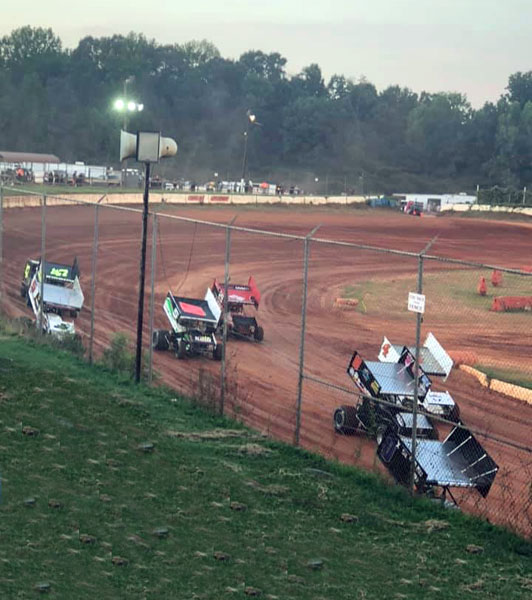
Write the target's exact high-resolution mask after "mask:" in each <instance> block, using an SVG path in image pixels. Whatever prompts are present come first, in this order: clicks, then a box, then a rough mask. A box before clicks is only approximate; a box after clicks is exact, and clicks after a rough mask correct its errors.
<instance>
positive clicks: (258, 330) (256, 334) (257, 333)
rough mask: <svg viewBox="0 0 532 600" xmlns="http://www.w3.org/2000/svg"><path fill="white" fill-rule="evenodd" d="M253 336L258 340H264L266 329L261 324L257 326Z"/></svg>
mask: <svg viewBox="0 0 532 600" xmlns="http://www.w3.org/2000/svg"><path fill="white" fill-rule="evenodd" d="M253 337H254V338H255V340H256V341H257V342H262V340H263V339H264V329H263V328H262V327H261V326H260V325H257V327H255V331H254V333H253Z"/></svg>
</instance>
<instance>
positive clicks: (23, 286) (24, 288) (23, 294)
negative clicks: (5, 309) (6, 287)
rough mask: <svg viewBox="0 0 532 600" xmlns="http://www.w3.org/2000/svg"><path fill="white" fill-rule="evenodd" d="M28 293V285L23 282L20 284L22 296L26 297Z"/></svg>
mask: <svg viewBox="0 0 532 600" xmlns="http://www.w3.org/2000/svg"><path fill="white" fill-rule="evenodd" d="M27 293H28V290H27V288H26V286H25V285H24V284H22V285H21V286H20V297H21V298H25V297H26V294H27Z"/></svg>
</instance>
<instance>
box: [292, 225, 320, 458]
mask: <svg viewBox="0 0 532 600" xmlns="http://www.w3.org/2000/svg"><path fill="white" fill-rule="evenodd" d="M320 227H321V225H316V227H314V229H313V230H312V231H311V232H310V233H309V234H308V235H307V236H305V239H304V240H303V299H302V301H301V337H300V341H299V373H298V379H297V406H296V430H295V432H294V444H295V445H296V446H299V434H300V430H301V401H302V395H303V370H304V364H305V329H306V324H307V287H308V256H309V245H310V238H311V237H312V236H313V235H314V234H315V233H316V231H318V229H319V228H320Z"/></svg>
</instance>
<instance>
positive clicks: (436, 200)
mask: <svg viewBox="0 0 532 600" xmlns="http://www.w3.org/2000/svg"><path fill="white" fill-rule="evenodd" d="M393 197H394V198H397V199H398V200H399V201H400V202H401V207H402V208H404V206H405V205H406V204H407V203H409V202H413V203H414V204H415V205H416V206H418V207H419V208H421V210H423V211H424V212H437V211H439V210H441V208H442V206H447V205H449V204H474V203H475V202H476V201H477V197H476V196H469V195H468V194H466V193H461V194H393Z"/></svg>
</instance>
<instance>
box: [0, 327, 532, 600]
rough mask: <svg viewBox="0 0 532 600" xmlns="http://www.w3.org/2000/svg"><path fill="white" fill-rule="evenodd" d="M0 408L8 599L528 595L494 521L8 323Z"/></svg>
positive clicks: (0, 351) (529, 566)
mask: <svg viewBox="0 0 532 600" xmlns="http://www.w3.org/2000/svg"><path fill="white" fill-rule="evenodd" d="M0 407H1V411H0V456H1V459H0V460H1V465H0V466H1V472H2V504H1V505H0V516H1V518H0V539H1V544H0V564H1V569H0V597H2V598H9V599H11V598H28V597H29V598H31V597H34V596H35V594H36V593H37V592H36V591H35V589H34V586H35V585H37V584H49V585H50V588H49V592H50V597H54V598H65V599H71V598H74V597H75V598H79V599H83V598H95V597H98V598H102V599H105V598H128V599H129V598H134V599H136V598H139V599H141V598H147V599H155V598H157V599H160V598H205V599H219V598H238V597H242V598H244V597H247V596H252V595H258V594H260V596H261V597H264V598H282V599H285V598H314V599H316V600H317V599H322V598H335V599H342V598H421V597H423V598H424V599H430V598H441V597H442V594H445V598H447V599H449V598H469V597H471V598H474V597H482V598H501V597H504V598H506V599H511V598H529V597H530V594H531V592H532V556H531V555H532V552H531V546H530V545H529V544H528V543H526V542H523V541H522V540H519V539H518V538H516V537H514V536H512V535H510V534H508V533H506V532H504V531H502V530H500V529H497V528H494V527H492V526H490V525H488V524H485V523H481V522H479V521H476V520H474V519H472V518H468V517H466V516H464V515H462V514H460V513H458V512H455V511H452V512H449V511H444V510H442V509H439V508H438V507H436V506H433V505H431V504H429V503H428V502H426V501H421V500H415V501H411V500H410V499H409V498H408V497H407V496H406V495H405V494H404V493H403V490H401V489H398V488H390V487H389V486H386V485H385V484H384V483H382V482H381V481H379V480H378V479H376V478H375V477H372V476H370V475H367V474H363V473H360V472H357V471H355V470H353V469H350V468H346V467H342V466H339V465H334V464H331V463H327V462H326V461H324V460H323V459H321V458H319V457H316V456H313V455H310V454H308V453H305V452H302V451H298V450H296V449H293V448H290V447H287V446H283V445H281V444H277V443H273V442H272V441H270V440H268V439H265V438H262V437H259V436H258V435H256V434H254V433H253V432H251V431H249V430H246V429H244V428H241V427H240V426H238V425H235V424H234V423H230V422H228V421H225V420H222V419H218V418H215V417H212V416H209V415H208V414H206V413H204V412H202V411H201V410H200V409H198V408H195V407H194V406H192V405H191V404H189V403H188V402H186V401H184V400H181V399H178V398H176V397H175V393H172V392H169V391H165V390H158V389H156V390H151V389H148V388H145V387H139V388H137V387H135V386H134V385H132V384H131V383H130V382H129V381H125V380H123V379H120V378H118V377H116V376H114V375H112V374H109V373H107V372H105V371H103V370H102V369H99V368H89V367H87V366H86V365H84V364H83V363H81V362H80V361H78V360H76V359H75V358H72V357H71V356H68V355H66V354H62V353H54V352H53V351H52V350H51V349H49V348H47V347H44V346H39V345H36V344H35V343H29V342H27V341H24V340H22V339H20V338H17V337H8V336H6V335H3V336H2V337H1V338H0ZM152 445H153V446H152ZM342 515H344V516H343V517H342ZM346 515H351V516H346ZM469 545H474V546H479V547H482V549H483V550H482V551H480V550H478V549H475V548H474V547H473V548H470V549H469V550H473V551H475V550H478V553H474V552H468V550H467V547H468V546H469ZM119 559H123V561H120V560H119ZM117 562H118V563H120V562H123V563H124V564H121V565H120V564H115V563H117ZM43 588H44V589H46V585H44V586H43Z"/></svg>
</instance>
